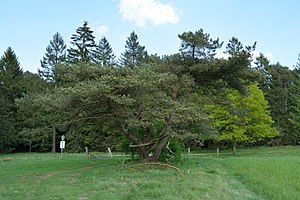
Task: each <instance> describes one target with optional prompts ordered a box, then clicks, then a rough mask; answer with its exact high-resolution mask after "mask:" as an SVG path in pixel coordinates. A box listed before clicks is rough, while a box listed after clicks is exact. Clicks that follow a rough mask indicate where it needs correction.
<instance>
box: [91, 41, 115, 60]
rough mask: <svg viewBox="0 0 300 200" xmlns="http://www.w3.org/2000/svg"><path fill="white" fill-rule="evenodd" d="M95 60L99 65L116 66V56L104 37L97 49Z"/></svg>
mask: <svg viewBox="0 0 300 200" xmlns="http://www.w3.org/2000/svg"><path fill="white" fill-rule="evenodd" d="M95 58H96V62H97V63H100V64H102V65H104V66H114V65H115V64H116V62H115V58H116V56H115V55H114V53H113V50H112V48H111V46H110V44H109V42H108V41H107V39H106V37H102V38H101V40H100V41H99V45H98V46H97V47H96V52H95Z"/></svg>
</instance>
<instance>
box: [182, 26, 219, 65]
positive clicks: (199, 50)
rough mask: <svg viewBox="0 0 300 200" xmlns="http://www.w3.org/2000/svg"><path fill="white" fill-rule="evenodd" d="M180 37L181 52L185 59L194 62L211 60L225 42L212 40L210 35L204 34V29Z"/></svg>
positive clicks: (185, 33)
mask: <svg viewBox="0 0 300 200" xmlns="http://www.w3.org/2000/svg"><path fill="white" fill-rule="evenodd" d="M178 37H179V38H180V39H181V40H182V42H181V48H180V49H179V50H180V52H181V53H182V54H183V56H184V57H185V58H191V59H192V60H197V59H211V58H213V57H214V56H215V55H216V50H217V49H218V48H221V47H222V45H223V42H221V43H220V42H219V38H218V39H216V40H213V39H211V38H210V35H209V34H207V33H204V32H203V29H200V30H198V31H196V32H195V33H193V32H191V31H189V32H184V33H182V34H180V35H178Z"/></svg>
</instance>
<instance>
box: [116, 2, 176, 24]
mask: <svg viewBox="0 0 300 200" xmlns="http://www.w3.org/2000/svg"><path fill="white" fill-rule="evenodd" d="M119 12H120V14H121V15H122V18H123V20H126V21H129V22H133V23H134V24H135V25H136V26H140V27H143V26H145V24H146V22H151V23H153V24H155V25H162V24H166V23H171V24H176V23H177V22H178V21H179V16H178V15H177V13H176V12H175V9H174V8H173V7H172V6H171V5H169V4H162V3H161V2H160V1H159V0H121V1H120V4H119Z"/></svg>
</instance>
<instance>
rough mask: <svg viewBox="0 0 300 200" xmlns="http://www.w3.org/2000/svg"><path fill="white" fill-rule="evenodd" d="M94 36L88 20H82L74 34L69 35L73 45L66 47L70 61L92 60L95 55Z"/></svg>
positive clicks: (85, 61) (84, 61)
mask: <svg viewBox="0 0 300 200" xmlns="http://www.w3.org/2000/svg"><path fill="white" fill-rule="evenodd" d="M94 39H95V37H94V36H93V31H92V30H91V28H90V27H89V26H88V22H86V21H85V22H84V23H83V26H82V27H79V28H78V29H77V30H76V34H73V35H72V37H71V40H72V41H71V44H72V45H73V47H71V48H70V49H68V60H69V62H70V63H80V62H83V63H88V62H93V61H94V55H95V48H96V43H95V40H94Z"/></svg>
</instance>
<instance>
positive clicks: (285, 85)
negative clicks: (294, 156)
mask: <svg viewBox="0 0 300 200" xmlns="http://www.w3.org/2000/svg"><path fill="white" fill-rule="evenodd" d="M268 72H269V74H270V83H269V85H268V88H267V90H266V95H265V97H266V99H267V101H268V102H269V104H270V109H271V117H272V118H273V119H274V121H275V124H276V126H277V129H278V130H279V131H280V138H281V142H282V144H290V142H292V140H293V139H292V138H291V137H290V136H291V124H290V122H289V120H288V119H289V110H290V106H291V102H290V91H289V90H290V89H289V88H290V86H291V80H292V74H291V71H290V70H289V68H288V67H284V66H282V65H280V64H279V63H277V64H275V65H270V66H269V70H268Z"/></svg>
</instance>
